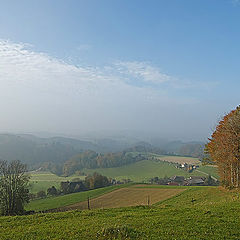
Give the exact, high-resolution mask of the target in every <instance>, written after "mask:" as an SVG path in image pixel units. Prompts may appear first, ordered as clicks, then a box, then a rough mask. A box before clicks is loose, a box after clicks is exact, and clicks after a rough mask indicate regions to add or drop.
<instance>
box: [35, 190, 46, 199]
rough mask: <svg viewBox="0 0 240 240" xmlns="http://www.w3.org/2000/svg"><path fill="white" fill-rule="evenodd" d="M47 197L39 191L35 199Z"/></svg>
mask: <svg viewBox="0 0 240 240" xmlns="http://www.w3.org/2000/svg"><path fill="white" fill-rule="evenodd" d="M46 196H47V195H46V192H45V191H43V190H41V191H39V192H38V193H37V198H45V197H46Z"/></svg>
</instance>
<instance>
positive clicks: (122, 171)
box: [83, 160, 215, 182]
mask: <svg viewBox="0 0 240 240" xmlns="http://www.w3.org/2000/svg"><path fill="white" fill-rule="evenodd" d="M210 168H211V167H210ZM199 169H201V168H199ZM205 169H207V168H205ZM211 170H213V171H215V169H211ZM83 171H84V172H85V173H86V174H92V173H93V172H98V173H100V174H102V175H104V176H107V177H111V178H116V179H117V180H122V179H128V178H129V179H131V180H132V181H134V182H148V181H149V179H150V178H153V177H159V178H163V177H165V176H167V177H172V176H174V175H178V176H184V177H189V176H205V175H204V174H203V173H201V172H196V171H193V172H192V173H188V172H187V171H185V170H182V169H177V168H176V166H175V164H174V163H169V162H164V161H160V160H159V161H158V160H155V161H154V160H143V161H139V162H136V163H132V164H129V165H125V166H121V167H115V168H97V169H84V170H83ZM203 171H204V169H203Z"/></svg>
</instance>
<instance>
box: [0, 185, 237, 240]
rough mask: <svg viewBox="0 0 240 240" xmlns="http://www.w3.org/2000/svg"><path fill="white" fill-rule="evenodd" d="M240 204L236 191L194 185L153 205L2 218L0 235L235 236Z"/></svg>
mask: <svg viewBox="0 0 240 240" xmlns="http://www.w3.org/2000/svg"><path fill="white" fill-rule="evenodd" d="M143 188H145V186H144V187H143ZM152 188H161V186H152ZM192 199H194V200H195V201H194V202H192ZM239 206H240V200H239V199H238V197H237V192H235V191H227V190H223V189H221V188H219V187H190V188H187V190H186V191H183V192H182V193H181V194H178V195H176V196H174V197H171V198H169V199H167V200H164V201H161V202H159V203H157V204H154V205H152V206H150V207H147V206H136V207H127V208H117V209H97V210H77V211H68V212H61V213H45V214H35V215H30V216H16V217H0V239H2V240H7V239H11V240H18V239H36V240H38V239H41V240H47V239H63V240H64V239H66V240H73V239H84V240H92V239H99V240H100V239H101V240H103V239H135V240H147V239H152V240H155V239H156V240H157V239H163V240H173V239H182V240H189V239H196V240H205V239H210V240H222V239H228V240H232V239H239V236H240V229H239V225H240V218H239V215H240V207H239ZM126 236H127V237H126Z"/></svg>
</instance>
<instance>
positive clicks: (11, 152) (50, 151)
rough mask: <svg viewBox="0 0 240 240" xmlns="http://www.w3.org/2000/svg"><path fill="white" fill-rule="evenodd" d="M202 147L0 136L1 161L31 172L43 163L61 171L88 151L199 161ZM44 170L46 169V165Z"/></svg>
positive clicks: (111, 140)
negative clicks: (24, 165)
mask: <svg viewBox="0 0 240 240" xmlns="http://www.w3.org/2000/svg"><path fill="white" fill-rule="evenodd" d="M203 147H204V143H201V142H200V143H199V142H191V143H183V142H181V141H174V142H167V141H163V140H162V141H161V144H152V143H151V142H150V143H149V142H144V141H140V142H139V141H136V142H135V143H133V142H132V141H128V140H127V139H125V140H123V139H119V140H118V139H114V138H103V139H92V140H89V141H85V140H84V141H83V140H79V139H74V138H68V137H49V138H43V137H37V136H34V135H31V134H0V159H5V160H15V159H19V160H21V161H23V162H24V163H27V164H28V166H29V167H30V169H36V168H37V167H40V166H42V165H43V163H51V164H54V166H55V167H57V168H58V167H59V168H61V167H60V165H63V164H64V163H65V162H66V161H68V160H69V159H71V158H72V157H73V156H76V155H78V154H79V153H82V152H84V151H87V150H92V151H95V152H97V153H110V152H113V153H116V152H122V151H124V152H128V151H132V152H134V151H136V152H155V153H158V154H168V153H169V154H172V153H173V154H179V155H183V156H193V157H199V156H200V155H201V154H202V150H203ZM123 164H124V163H123ZM56 165H59V166H56ZM45 166H48V165H46V164H45Z"/></svg>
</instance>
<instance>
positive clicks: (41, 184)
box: [30, 172, 85, 193]
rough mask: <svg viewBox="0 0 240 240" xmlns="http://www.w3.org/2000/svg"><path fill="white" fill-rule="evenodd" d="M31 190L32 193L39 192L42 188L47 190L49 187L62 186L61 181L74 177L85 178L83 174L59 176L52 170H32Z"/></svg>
mask: <svg viewBox="0 0 240 240" xmlns="http://www.w3.org/2000/svg"><path fill="white" fill-rule="evenodd" d="M30 176H31V179H30V191H31V192H32V193H37V192H39V191H41V190H43V191H46V190H47V189H48V188H49V187H52V186H55V187H56V188H59V187H60V182H62V181H68V180H71V179H73V178H81V179H84V178H85V177H83V176H77V175H73V176H71V177H59V176H57V175H55V174H53V173H50V172H31V173H30Z"/></svg>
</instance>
